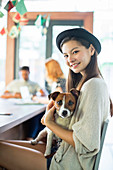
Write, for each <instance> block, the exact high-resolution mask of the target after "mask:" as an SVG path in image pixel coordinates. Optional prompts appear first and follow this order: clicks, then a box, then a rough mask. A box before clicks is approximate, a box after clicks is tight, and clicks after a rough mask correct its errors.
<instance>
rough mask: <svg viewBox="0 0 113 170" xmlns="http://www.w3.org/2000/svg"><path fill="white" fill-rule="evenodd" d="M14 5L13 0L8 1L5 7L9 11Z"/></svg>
mask: <svg viewBox="0 0 113 170" xmlns="http://www.w3.org/2000/svg"><path fill="white" fill-rule="evenodd" d="M13 7H14V5H13V3H12V1H8V2H7V4H6V6H5V7H4V9H5V10H6V11H8V12H9V11H10V10H11V9H12V8H13Z"/></svg>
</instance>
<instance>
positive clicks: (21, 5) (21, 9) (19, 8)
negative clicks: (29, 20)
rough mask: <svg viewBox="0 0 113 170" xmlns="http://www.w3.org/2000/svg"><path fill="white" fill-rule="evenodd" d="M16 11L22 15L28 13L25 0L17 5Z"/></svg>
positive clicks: (21, 0)
mask: <svg viewBox="0 0 113 170" xmlns="http://www.w3.org/2000/svg"><path fill="white" fill-rule="evenodd" d="M16 10H17V12H19V13H20V14H21V15H24V14H25V13H26V12H27V9H26V6H25V4H24V0H20V2H18V3H17V5H16Z"/></svg>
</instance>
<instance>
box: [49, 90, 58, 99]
mask: <svg viewBox="0 0 113 170" xmlns="http://www.w3.org/2000/svg"><path fill="white" fill-rule="evenodd" d="M59 94H60V92H59V91H55V92H53V93H51V94H49V95H48V98H49V100H50V99H51V98H52V99H53V100H54V101H55V99H56V98H57V96H58V95H59Z"/></svg>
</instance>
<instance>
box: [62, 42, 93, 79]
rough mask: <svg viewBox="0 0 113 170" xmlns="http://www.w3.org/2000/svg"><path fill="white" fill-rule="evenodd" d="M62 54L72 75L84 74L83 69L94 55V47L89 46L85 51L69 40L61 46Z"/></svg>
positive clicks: (82, 47)
mask: <svg viewBox="0 0 113 170" xmlns="http://www.w3.org/2000/svg"><path fill="white" fill-rule="evenodd" d="M62 52H63V55H64V57H65V60H66V64H67V65H68V66H69V68H70V69H71V70H72V71H73V72H74V73H81V74H82V75H83V76H84V74H85V69H86V67H87V65H88V64H89V62H90V60H91V56H92V55H93V54H94V47H93V46H92V45H90V47H89V48H88V49H87V48H86V47H85V46H83V45H81V44H80V43H79V42H78V41H75V40H70V41H68V42H66V43H64V44H63V46H62Z"/></svg>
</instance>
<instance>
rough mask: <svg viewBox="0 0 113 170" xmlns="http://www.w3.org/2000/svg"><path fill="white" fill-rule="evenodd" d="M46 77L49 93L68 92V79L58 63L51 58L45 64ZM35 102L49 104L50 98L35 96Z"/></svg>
mask: <svg viewBox="0 0 113 170" xmlns="http://www.w3.org/2000/svg"><path fill="white" fill-rule="evenodd" d="M45 77H46V82H47V90H48V92H49V93H52V92H54V91H60V92H66V78H65V76H64V73H63V71H62V69H61V66H60V64H59V62H58V61H56V60H55V59H53V58H49V59H47V60H46V62H45ZM33 100H35V101H38V102H40V103H48V102H49V100H48V97H47V96H46V97H38V96H34V97H33Z"/></svg>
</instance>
